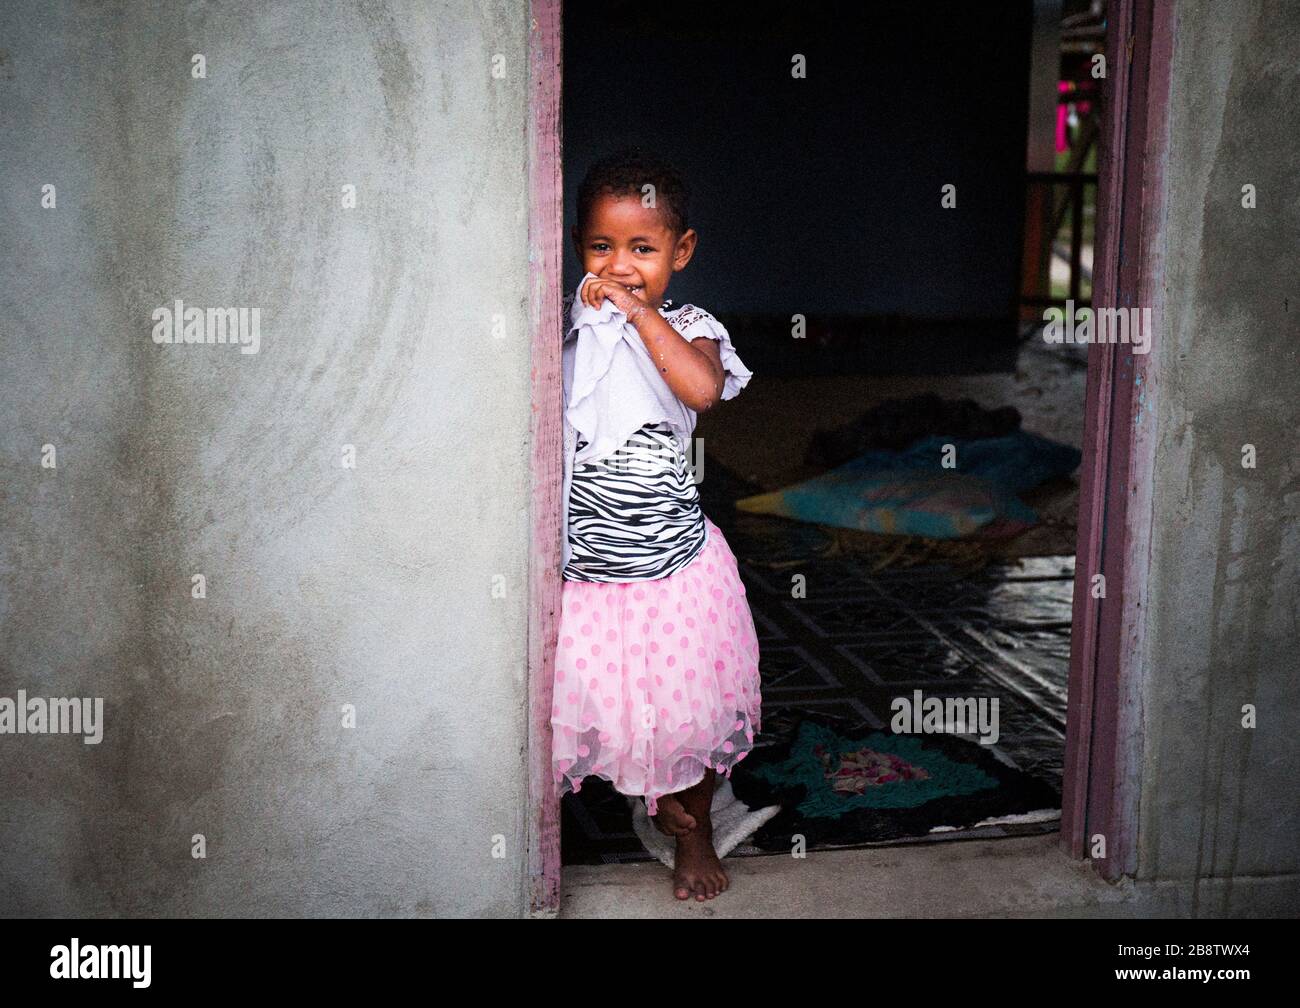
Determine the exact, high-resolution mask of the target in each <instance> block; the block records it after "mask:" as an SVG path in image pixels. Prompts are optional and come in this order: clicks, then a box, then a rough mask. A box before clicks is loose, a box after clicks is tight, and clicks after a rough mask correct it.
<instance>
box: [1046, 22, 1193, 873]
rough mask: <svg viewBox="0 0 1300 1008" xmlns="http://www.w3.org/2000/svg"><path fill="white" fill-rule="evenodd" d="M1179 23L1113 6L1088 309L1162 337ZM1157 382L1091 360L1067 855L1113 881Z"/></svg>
mask: <svg viewBox="0 0 1300 1008" xmlns="http://www.w3.org/2000/svg"><path fill="white" fill-rule="evenodd" d="M1174 17H1175V12H1174V4H1173V3H1172V2H1171V0H1110V2H1109V10H1108V24H1107V28H1106V57H1107V67H1106V73H1107V79H1108V83H1109V87H1105V88H1103V89H1102V94H1103V106H1104V107H1103V126H1102V131H1101V136H1100V138H1099V143H1100V147H1099V158H1098V169H1099V171H1098V175H1099V178H1098V187H1097V206H1098V219H1097V239H1096V246H1095V254H1094V259H1093V262H1094V266H1093V299H1092V303H1093V305H1095V306H1097V307H1118V308H1131V307H1149V308H1151V310H1152V319H1153V326H1152V328H1153V329H1155V330H1157V332H1158V330H1159V319H1160V317H1161V313H1162V308H1163V304H1162V303H1161V290H1162V281H1163V271H1164V263H1163V259H1162V248H1163V245H1162V241H1161V231H1162V228H1163V219H1164V214H1163V209H1164V197H1165V180H1164V169H1165V163H1166V160H1167V155H1168V126H1167V119H1168V109H1169V68H1170V60H1171V57H1172V51H1173V24H1174ZM1154 338H1155V336H1154V334H1153V340H1154ZM1152 348H1153V349H1152V352H1154V353H1158V352H1159V348H1158V347H1155V345H1154V342H1153V344H1152ZM1155 379H1156V373H1155V368H1154V367H1152V366H1151V353H1147V354H1135V353H1133V352H1132V347H1131V346H1129V345H1126V344H1099V345H1093V346H1091V347H1089V356H1088V384H1087V394H1086V400H1087V401H1086V405H1085V411H1084V446H1083V458H1084V462H1083V467H1082V470H1081V480H1080V490H1079V539H1078V549H1077V554H1078V561H1077V566H1076V573H1075V582H1074V612H1073V618H1072V619H1073V626H1074V633H1073V646H1072V648H1071V654H1070V684H1069V702H1068V708H1067V716H1066V761H1065V780H1064V793H1063V795H1062V808H1061V842H1062V844H1063V845H1064V846H1065V848H1066V849H1067V850H1068V851H1069V853H1070V854H1071V856H1073V857H1076V858H1083V857H1092V858H1094V859H1095V863H1096V866H1097V869H1098V871H1099V872H1100V873H1101V874H1102V875H1103V876H1104V877H1106V878H1109V879H1116V878H1118V877H1119V876H1121V875H1125V874H1132V873H1133V872H1134V870H1135V869H1136V867H1137V811H1138V797H1139V789H1140V783H1141V769H1142V766H1141V761H1142V706H1141V705H1142V695H1143V685H1144V682H1143V679H1144V676H1145V668H1144V666H1143V663H1142V661H1143V659H1142V654H1143V640H1142V635H1143V628H1144V626H1145V612H1146V605H1147V570H1148V561H1149V559H1150V542H1151V522H1152V512H1151V483H1152V472H1153V469H1154V464H1155V462H1154V457H1155V423H1156V416H1155V414H1156V409H1155V407H1156V402H1157V396H1158V394H1159V389H1158V388H1157V386H1156V381H1155ZM1097 575H1101V576H1102V577H1103V578H1104V579H1105V580H1104V583H1099V582H1097V581H1096V580H1095V579H1096V576H1097ZM1095 587H1096V588H1104V593H1105V595H1104V597H1102V598H1095V597H1094V595H1095V594H1100V592H1099V591H1095V590H1094V588H1095Z"/></svg>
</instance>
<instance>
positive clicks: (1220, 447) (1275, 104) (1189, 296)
mask: <svg viewBox="0 0 1300 1008" xmlns="http://www.w3.org/2000/svg"><path fill="white" fill-rule="evenodd" d="M1298 9H1300V6H1298V5H1296V4H1295V3H1263V4H1261V3H1255V2H1244V0H1243V2H1234V3H1231V4H1224V3H1221V2H1194V3H1179V4H1178V5H1177V11H1178V28H1177V34H1176V37H1175V58H1174V66H1173V79H1172V89H1171V111H1172V122H1171V134H1170V145H1169V146H1170V158H1169V168H1168V176H1167V181H1168V186H1169V190H1168V217H1167V222H1166V234H1165V244H1166V248H1165V254H1166V257H1167V258H1166V262H1167V268H1168V276H1167V289H1166V291H1165V298H1166V302H1167V304H1166V307H1165V328H1164V329H1163V331H1162V332H1160V333H1159V334H1158V337H1157V338H1159V339H1161V340H1162V344H1163V345H1157V346H1155V348H1154V349H1153V351H1152V352H1153V354H1154V357H1153V362H1154V366H1155V367H1156V368H1157V369H1158V382H1159V389H1160V391H1159V412H1158V417H1157V424H1158V426H1157V430H1158V442H1157V448H1156V451H1157V457H1156V482H1155V487H1154V502H1153V503H1154V513H1155V516H1156V517H1155V535H1154V543H1153V549H1152V563H1151V576H1150V582H1149V583H1150V591H1151V597H1150V608H1149V615H1148V621H1149V622H1148V630H1149V638H1148V645H1149V651H1148V654H1147V656H1146V664H1147V667H1148V670H1149V672H1148V694H1147V696H1146V699H1145V720H1146V733H1145V768H1144V777H1145V780H1144V784H1143V790H1142V802H1141V809H1140V830H1139V846H1140V875H1141V877H1144V878H1149V879H1177V878H1182V879H1192V878H1197V877H1199V878H1209V877H1218V878H1226V877H1232V876H1236V877H1239V878H1241V877H1245V876H1256V877H1261V876H1278V875H1288V874H1289V875H1291V876H1292V880H1293V882H1294V881H1295V876H1296V873H1300V803H1298V802H1297V801H1296V796H1297V793H1298V791H1297V782H1296V773H1297V767H1300V732H1297V730H1296V728H1297V724H1300V690H1298V689H1297V682H1300V626H1298V625H1297V624H1298V622H1300V601H1298V600H1300V587H1298V586H1300V572H1298V571H1297V560H1298V558H1300V522H1298V521H1297V515H1298V512H1300V452H1298V451H1297V446H1296V436H1297V435H1296V432H1297V430H1300V409H1298V407H1297V403H1298V402H1300V252H1298V250H1297V236H1298V235H1300V189H1298V188H1297V185H1298V182H1297V174H1296V164H1297V157H1298V156H1300V155H1297V139H1296V138H1297V137H1300V68H1298V67H1297V64H1296V59H1295V54H1296V52H1297V50H1298V49H1300V19H1298V18H1297V17H1296V11H1297V10H1298ZM1247 184H1250V185H1254V186H1255V187H1256V190H1257V192H1258V205H1257V208H1256V209H1253V210H1248V209H1244V208H1243V207H1242V203H1241V201H1242V186H1243V185H1247ZM1245 444H1253V445H1254V446H1255V448H1256V451H1257V453H1258V465H1257V468H1255V469H1247V468H1243V467H1242V446H1243V445H1245ZM1245 704H1253V705H1255V708H1256V710H1257V712H1258V714H1257V716H1258V726H1257V727H1256V728H1254V729H1253V730H1251V729H1245V728H1243V727H1242V726H1241V719H1242V716H1243V715H1242V707H1243V705H1245ZM1291 891H1292V892H1294V891H1295V889H1294V887H1292V889H1291ZM1239 902H1240V901H1234V898H1233V888H1232V886H1231V885H1228V886H1227V887H1226V888H1221V887H1215V889H1214V892H1213V894H1210V890H1209V888H1208V887H1207V888H1206V897H1205V899H1204V900H1203V901H1202V902H1201V904H1200V905H1199V906H1198V907H1195V909H1197V910H1199V912H1201V913H1203V914H1206V915H1209V914H1214V913H1217V912H1228V911H1242V910H1246V909H1248V908H1246V907H1243V906H1239V905H1238V903H1239ZM1293 909H1294V908H1293Z"/></svg>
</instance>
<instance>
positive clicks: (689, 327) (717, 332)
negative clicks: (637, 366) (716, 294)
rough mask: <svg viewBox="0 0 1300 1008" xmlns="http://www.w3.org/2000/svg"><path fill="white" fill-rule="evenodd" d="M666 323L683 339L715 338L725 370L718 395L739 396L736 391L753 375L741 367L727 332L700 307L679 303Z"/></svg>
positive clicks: (742, 365)
mask: <svg viewBox="0 0 1300 1008" xmlns="http://www.w3.org/2000/svg"><path fill="white" fill-rule="evenodd" d="M667 322H668V323H669V324H670V325H671V326H672V327H673V328H674V329H676V330H677V331H678V333H680V334H681V337H682V339H684V340H687V341H694V340H696V339H698V338H699V337H701V336H703V337H704V338H705V339H711V340H717V341H718V343H719V344H721V345H720V346H719V347H718V354H719V356H720V357H721V358H722V369H723V371H725V372H726V375H725V378H724V382H723V386H722V398H723V399H734V398H736V396H738V395H740V390H741V389H743V388H744V387H745V386H746V385H748V384H749V379H750V378H752V377H753V376H754V373H753V372H752V371H750V370H749V368H747V367H745V364H744V362H743V361H742V360H741V359H740V356H739V354H737V353H736V348H735V347H734V346H733V345H732V343H731V334H730V333H728V332H727V329H726V327H725V326H724V325H723V324H722V323H721V322H719V321H718V320H717V319H716V318H714V317H713V316H712V315H710V314H709V313H708V312H706V311H705V310H704V309H703V308H698V307H696V306H695V305H691V304H688V305H682V307H681V310H680V311H679V312H677V313H676V316H675V317H674V318H671V319H667Z"/></svg>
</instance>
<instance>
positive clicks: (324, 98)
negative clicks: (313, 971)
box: [0, 0, 529, 916]
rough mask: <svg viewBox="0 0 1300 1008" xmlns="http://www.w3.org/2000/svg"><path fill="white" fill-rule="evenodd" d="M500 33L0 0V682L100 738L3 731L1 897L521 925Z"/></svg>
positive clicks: (512, 82)
mask: <svg viewBox="0 0 1300 1008" xmlns="http://www.w3.org/2000/svg"><path fill="white" fill-rule="evenodd" d="M526 32H527V23H526V6H525V5H523V4H519V3H510V2H506V0H500V2H486V3H485V2H479V0H463V2H454V3H440V4H437V5H433V4H425V3H419V2H410V3H399V2H374V3H332V2H320V3H306V2H293V3H275V4H265V3H260V2H251V0H250V2H247V3H243V2H239V3H235V2H231V3H221V4H216V3H212V4H205V3H186V4H179V3H163V2H159V3H156V4H145V3H120V4H98V3H95V4H90V3H85V4H81V3H55V4H50V3H46V2H44V0H39V2H23V3H6V4H4V5H3V9H2V10H0V48H2V49H3V52H0V150H3V151H4V155H3V185H2V186H0V273H2V274H3V290H2V293H0V358H2V359H3V360H4V367H5V376H4V385H3V400H2V404H0V466H2V467H3V468H2V470H0V479H2V484H0V485H2V493H0V508H2V509H3V529H4V536H3V551H2V552H0V592H2V593H3V597H2V599H0V696H8V697H11V698H12V697H15V696H16V694H17V691H18V690H20V689H22V690H26V691H27V693H28V694H29V695H41V696H72V697H92V698H93V697H102V698H103V699H104V702H105V722H106V727H105V732H104V737H103V741H102V742H101V743H100V744H98V745H86V744H83V743H82V741H81V740H80V739H79V738H77V737H72V736H67V735H62V736H60V735H26V736H17V735H0V806H2V808H3V811H2V812H0V914H6V915H8V914H146V913H148V914H205V915H222V914H254V915H256V914H284V915H297V914H337V915H349V916H350V915H388V914H422V915H441V914H481V915H515V914H517V913H519V912H520V889H521V884H520V877H519V876H520V866H521V850H520V845H521V841H522V837H523V810H524V808H525V803H524V772H523V771H524V760H525V747H526V732H525V727H526V726H525V721H524V710H525V703H524V690H525V678H524V677H525V641H526V606H525V598H526V555H527V552H526V543H527V507H528V476H527V474H528V418H529V405H528V404H529V358H528V341H527V338H526V325H525V312H526V299H525V293H526V288H527V279H528V275H527V262H528V257H527V241H526V229H527V204H526V191H525V187H524V179H525V178H526V174H525V171H524V168H525V163H526V148H525V125H526V109H527V86H526V82H527V76H526V58H525V51H526V50H525V47H526ZM195 53H201V54H203V55H204V56H205V57H206V61H207V67H206V70H207V76H206V79H201V80H200V79H194V78H193V77H192V76H191V56H192V55H193V54H195ZM496 54H500V55H501V57H502V58H503V62H501V63H500V64H499V66H500V68H501V69H502V70H503V71H504V77H502V78H494V77H493V75H492V57H493V56H494V55H496ZM45 184H53V185H55V186H56V187H57V190H56V192H57V204H56V207H55V208H54V209H43V208H42V207H41V203H40V201H41V197H42V186H43V185H45ZM348 184H351V185H355V186H356V198H357V206H356V208H355V209H344V208H343V207H342V206H341V202H342V201H341V187H342V186H344V185H348ZM176 298H183V299H184V301H185V302H186V303H187V304H189V305H192V306H198V307H203V308H208V307H220V306H233V307H240V306H244V307H259V308H260V311H261V328H260V347H259V351H258V352H257V353H256V354H244V353H241V352H240V351H239V349H238V348H236V347H231V346H222V345H171V346H168V345H156V344H155V343H154V342H153V340H152V338H151V331H152V327H153V320H152V318H151V313H152V312H153V310H154V309H155V308H157V307H159V306H164V305H170V304H171V303H172V302H173V300H174V299H176ZM493 315H500V316H502V319H503V321H504V326H505V333H504V336H503V337H501V338H500V339H494V338H493V336H492V322H493V319H492V316H493ZM47 444H48V445H52V446H54V448H55V449H56V450H57V468H53V469H51V468H43V467H42V465H41V460H42V446H44V445H47ZM345 445H353V446H355V450H356V466H355V468H345V467H344V465H343V453H344V451H345V448H344V446H345ZM195 574H203V575H205V577H206V582H207V586H206V587H207V597H206V599H195V598H192V597H191V578H192V576H193V575H195ZM495 578H499V580H497V581H495V583H496V584H498V585H500V586H501V587H502V588H503V589H504V598H502V597H494V594H493V586H494V579H495ZM348 704H352V705H355V708H356V727H355V728H345V727H343V726H342V723H341V722H342V718H343V714H342V708H343V707H344V705H348ZM195 834H202V835H203V836H204V837H205V838H206V845H207V848H206V855H207V856H206V858H205V859H196V858H194V857H192V849H191V848H192V837H193V836H194V835H195ZM498 835H499V837H500V841H499V846H498V848H497V851H496V853H498V854H500V855H501V856H500V857H494V856H493V853H494V850H493V842H494V841H493V838H494V836H498Z"/></svg>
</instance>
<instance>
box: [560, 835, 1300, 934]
mask: <svg viewBox="0 0 1300 1008" xmlns="http://www.w3.org/2000/svg"><path fill="white" fill-rule="evenodd" d="M723 863H724V864H725V865H726V868H727V872H728V874H729V875H730V876H731V888H730V889H728V890H727V891H726V892H724V893H723V894H722V895H720V896H718V897H717V898H716V899H713V900H710V901H707V902H704V903H697V902H696V901H694V900H689V901H679V900H676V899H674V898H673V895H672V888H671V881H670V879H669V874H668V869H667V868H665V867H664V866H663V865H661V864H658V863H649V862H638V863H634V864H623V865H571V866H569V867H566V868H565V869H564V876H563V884H562V887H561V889H562V897H561V904H560V913H559V916H560V917H562V918H628V917H706V918H707V917H717V918H722V919H736V918H766V917H775V918H791V917H792V918H803V917H811V918H863V917H975V918H986V917H1100V918H1115V917H1128V918H1147V917H1218V916H1258V915H1262V914H1268V913H1269V911H1270V910H1271V909H1273V908H1276V907H1278V906H1279V905H1286V904H1287V903H1290V905H1291V906H1294V903H1293V902H1291V900H1292V899H1293V897H1294V893H1295V886H1296V880H1295V878H1294V877H1288V878H1277V879H1269V880H1263V879H1261V880H1257V881H1258V882H1259V883H1260V885H1258V886H1254V885H1252V886H1243V883H1244V882H1246V881H1247V880H1244V879H1236V880H1214V879H1207V880H1202V881H1201V882H1200V883H1199V885H1198V884H1194V883H1193V882H1192V881H1191V880H1184V881H1180V882H1169V883H1161V884H1155V883H1146V884H1138V883H1135V882H1134V881H1133V880H1132V879H1123V880H1121V881H1120V882H1118V883H1109V882H1106V881H1105V880H1103V879H1102V878H1100V877H1099V876H1098V875H1097V873H1096V871H1095V870H1094V869H1093V867H1092V865H1091V864H1090V863H1089V862H1087V861H1074V860H1071V859H1070V857H1069V856H1068V854H1067V853H1066V852H1065V851H1064V850H1063V849H1062V848H1061V844H1060V834H1058V833H1048V834H1043V835H1039V836H1028V837H1015V838H1006V839H996V840H967V841H960V840H958V841H948V842H943V843H925V844H908V845H902V846H898V847H876V848H871V849H867V850H851V851H825V852H822V851H814V852H812V853H810V854H809V855H808V856H807V857H806V858H802V859H800V858H793V857H788V856H784V855H776V856H771V857H744V858H727V859H726V860H725V861H724V862H723ZM1225 885H1226V892H1227V896H1226V898H1221V897H1223V895H1224V892H1225ZM1234 890H1235V892H1234ZM1234 896H1235V898H1233V897H1234Z"/></svg>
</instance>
